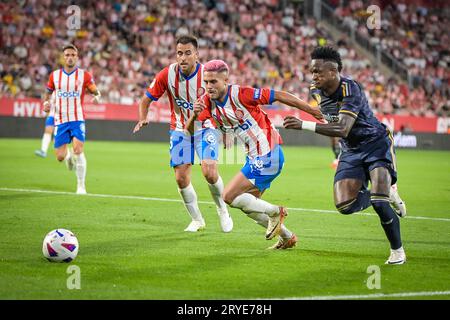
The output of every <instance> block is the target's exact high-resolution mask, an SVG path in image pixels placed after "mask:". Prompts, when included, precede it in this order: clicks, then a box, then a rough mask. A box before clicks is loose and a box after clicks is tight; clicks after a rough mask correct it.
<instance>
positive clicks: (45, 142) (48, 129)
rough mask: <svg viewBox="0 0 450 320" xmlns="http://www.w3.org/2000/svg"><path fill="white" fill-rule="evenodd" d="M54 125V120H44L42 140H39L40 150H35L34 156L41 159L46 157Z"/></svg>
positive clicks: (49, 118) (51, 118) (50, 118)
mask: <svg viewBox="0 0 450 320" xmlns="http://www.w3.org/2000/svg"><path fill="white" fill-rule="evenodd" d="M54 125H55V123H54V118H53V117H47V119H46V120H45V130H44V134H43V135H42V140H41V149H40V150H36V151H35V152H34V154H35V155H37V156H39V157H42V158H45V157H47V151H48V147H49V145H50V142H52V135H53V129H54Z"/></svg>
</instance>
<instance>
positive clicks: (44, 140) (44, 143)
mask: <svg viewBox="0 0 450 320" xmlns="http://www.w3.org/2000/svg"><path fill="white" fill-rule="evenodd" d="M51 141H52V134H51V133H44V135H43V136H42V143H41V150H42V151H44V152H45V153H47V150H48V146H49V145H50V142H51Z"/></svg>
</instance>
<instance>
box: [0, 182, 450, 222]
mask: <svg viewBox="0 0 450 320" xmlns="http://www.w3.org/2000/svg"><path fill="white" fill-rule="evenodd" d="M0 191H11V192H28V193H47V194H61V195H69V196H79V195H77V194H76V193H74V192H67V191H50V190H37V189H16V188H0ZM82 197H94V198H113V199H129V200H145V201H162V202H179V203H182V200H179V199H168V198H154V197H139V196H123V195H114V194H98V193H88V194H85V195H82ZM198 203H200V204H215V203H214V202H212V201H198ZM287 209H288V210H292V211H307V212H319V213H328V214H331V213H332V214H336V213H338V211H333V210H322V209H306V208H287ZM353 215H364V216H376V217H377V216H378V215H377V214H375V213H363V212H359V213H354V214H353ZM403 219H416V220H432V221H447V222H450V219H449V218H432V217H418V216H407V217H405V218H403Z"/></svg>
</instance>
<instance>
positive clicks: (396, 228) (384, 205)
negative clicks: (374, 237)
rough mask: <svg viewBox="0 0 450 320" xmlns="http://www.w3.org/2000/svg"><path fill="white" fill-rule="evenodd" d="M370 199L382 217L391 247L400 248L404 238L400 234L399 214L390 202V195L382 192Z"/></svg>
mask: <svg viewBox="0 0 450 320" xmlns="http://www.w3.org/2000/svg"><path fill="white" fill-rule="evenodd" d="M370 201H371V202H372V206H373V208H374V209H375V211H376V212H377V214H378V216H379V217H380V222H381V226H382V227H383V229H384V233H386V237H387V238H388V240H389V242H390V244H391V249H398V248H400V247H401V246H402V239H401V236H400V221H399V220H398V217H397V214H396V213H395V212H394V210H393V209H392V208H391V205H390V203H389V196H387V195H382V194H372V195H371V198H370Z"/></svg>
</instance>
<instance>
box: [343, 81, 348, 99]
mask: <svg viewBox="0 0 450 320" xmlns="http://www.w3.org/2000/svg"><path fill="white" fill-rule="evenodd" d="M342 95H343V96H344V97H348V96H349V95H350V88H349V87H348V83H347V82H343V83H342Z"/></svg>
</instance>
